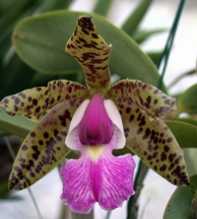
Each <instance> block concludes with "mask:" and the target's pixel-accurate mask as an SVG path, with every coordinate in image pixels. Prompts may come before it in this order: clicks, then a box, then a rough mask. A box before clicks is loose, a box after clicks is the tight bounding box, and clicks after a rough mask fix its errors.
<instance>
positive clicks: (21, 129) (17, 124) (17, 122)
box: [0, 110, 36, 138]
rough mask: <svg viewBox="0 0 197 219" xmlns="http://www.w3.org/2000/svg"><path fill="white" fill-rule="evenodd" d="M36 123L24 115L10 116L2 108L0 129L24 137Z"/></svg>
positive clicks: (0, 111)
mask: <svg viewBox="0 0 197 219" xmlns="http://www.w3.org/2000/svg"><path fill="white" fill-rule="evenodd" d="M35 126H36V123H33V122H32V121H31V120H29V119H26V118H25V117H22V116H14V117H13V116H9V115H8V114H7V113H6V112H4V111H3V110H0V130H1V131H4V132H7V133H10V134H14V135H17V136H20V137H22V138H24V137H25V136H26V135H27V134H28V132H30V131H31V130H32V129H33V128H34V127H35Z"/></svg>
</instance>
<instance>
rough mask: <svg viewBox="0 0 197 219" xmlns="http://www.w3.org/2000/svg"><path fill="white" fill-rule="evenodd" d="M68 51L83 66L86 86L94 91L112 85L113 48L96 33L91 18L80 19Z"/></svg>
mask: <svg viewBox="0 0 197 219" xmlns="http://www.w3.org/2000/svg"><path fill="white" fill-rule="evenodd" d="M66 51H67V52H68V53H69V54H70V55H71V56H73V57H74V58H75V59H76V60H77V61H78V62H79V64H80V65H81V66H82V68H83V71H84V74H85V79H86V84H87V86H88V87H89V88H91V89H94V90H98V89H99V90H103V89H106V88H108V86H109V85H110V72H109V56H110V53H111V46H110V45H108V44H107V43H106V42H105V41H104V39H103V38H102V37H101V36H100V35H98V34H97V33H96V29H95V26H94V24H93V22H92V20H91V18H90V17H80V18H79V19H78V23H77V26H76V29H75V31H74V33H73V35H72V37H71V38H70V39H69V41H68V43H67V45H66Z"/></svg>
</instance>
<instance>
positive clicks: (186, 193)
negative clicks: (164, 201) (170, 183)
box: [163, 176, 197, 219]
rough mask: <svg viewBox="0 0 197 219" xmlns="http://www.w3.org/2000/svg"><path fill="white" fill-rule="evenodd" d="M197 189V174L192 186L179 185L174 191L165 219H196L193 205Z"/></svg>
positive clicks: (193, 178) (192, 180)
mask: <svg viewBox="0 0 197 219" xmlns="http://www.w3.org/2000/svg"><path fill="white" fill-rule="evenodd" d="M196 191H197V176H194V177H192V178H191V185H190V186H184V187H179V188H177V189H176V191H175V192H174V193H173V195H172V197H171V198H170V201H169V203H168V205H167V208H166V210H165V213H164V217H163V219H194V218H195V217H193V211H192V206H193V201H194V196H195V192H196ZM193 210H195V211H196V209H193Z"/></svg>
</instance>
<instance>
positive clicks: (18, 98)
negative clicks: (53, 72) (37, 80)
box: [0, 80, 86, 121]
mask: <svg viewBox="0 0 197 219" xmlns="http://www.w3.org/2000/svg"><path fill="white" fill-rule="evenodd" d="M85 95H86V88H85V87H84V86H82V85H80V84H78V83H74V82H70V81H66V80H57V81H51V82H49V83H48V85H47V86H46V87H36V88H32V89H27V90H24V91H22V92H20V93H17V94H15V95H11V96H8V97H5V98H4V99H3V100H2V101H1V102H0V107H2V108H4V109H5V110H6V111H7V112H8V113H10V114H11V115H15V114H20V115H24V116H26V117H28V118H30V119H32V120H35V121H37V120H39V119H40V118H42V117H43V116H44V115H45V114H46V112H47V111H48V110H49V109H51V108H52V107H53V106H54V105H55V104H57V103H59V102H62V101H64V100H66V99H69V100H70V101H72V100H73V101H74V99H76V98H77V97H83V96H85Z"/></svg>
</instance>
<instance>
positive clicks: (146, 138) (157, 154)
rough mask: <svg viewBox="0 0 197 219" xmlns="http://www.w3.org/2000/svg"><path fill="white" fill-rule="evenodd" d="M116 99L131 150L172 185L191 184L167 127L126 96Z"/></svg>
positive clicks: (179, 149) (180, 152) (182, 159)
mask: <svg viewBox="0 0 197 219" xmlns="http://www.w3.org/2000/svg"><path fill="white" fill-rule="evenodd" d="M114 100H115V102H116V105H117V106H118V108H119V111H120V113H121V115H122V119H123V124H124V131H125V135H126V138H127V142H126V146H127V147H128V149H130V150H131V152H132V153H134V154H136V155H138V156H139V157H140V158H141V159H142V160H143V161H144V163H145V164H146V165H147V166H148V167H150V168H152V169H153V170H155V171H156V172H157V173H158V174H160V175H161V176H163V177H164V178H166V179H167V180H169V181H170V182H171V183H173V184H175V185H181V184H187V183H188V182H189V179H188V174H187V169H186V163H185V160H184V156H183V151H182V150H181V148H180V146H179V144H178V142H177V141H176V139H175V137H174V136H173V134H172V132H171V131H170V129H169V128H168V127H167V125H166V124H165V123H164V122H163V121H162V120H161V119H160V118H157V117H155V118H154V117H151V116H150V115H148V114H147V113H146V112H145V111H144V110H142V109H141V108H140V107H139V106H137V105H136V104H135V103H134V102H133V100H132V98H130V97H128V96H127V94H126V93H125V95H124V96H122V98H121V99H114Z"/></svg>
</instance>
